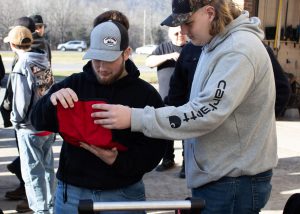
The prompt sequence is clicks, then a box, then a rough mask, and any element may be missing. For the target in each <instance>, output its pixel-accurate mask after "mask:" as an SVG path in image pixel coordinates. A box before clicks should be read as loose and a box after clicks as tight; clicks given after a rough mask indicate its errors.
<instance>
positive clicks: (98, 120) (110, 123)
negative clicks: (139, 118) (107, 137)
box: [91, 104, 131, 129]
mask: <svg viewBox="0 0 300 214" xmlns="http://www.w3.org/2000/svg"><path fill="white" fill-rule="evenodd" d="M92 108H93V109H96V110H102V111H98V112H94V113H92V115H91V116H92V118H94V123H95V124H100V125H102V126H103V127H105V128H107V129H127V128H129V127H130V126H131V108H129V107H128V106H122V105H110V104H94V105H92Z"/></svg>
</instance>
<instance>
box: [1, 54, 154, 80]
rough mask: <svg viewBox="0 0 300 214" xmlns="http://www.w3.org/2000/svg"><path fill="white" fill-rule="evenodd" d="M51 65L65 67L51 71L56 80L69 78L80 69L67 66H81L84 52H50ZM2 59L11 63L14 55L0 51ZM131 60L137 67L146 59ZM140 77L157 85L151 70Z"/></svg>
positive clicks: (138, 57)
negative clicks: (6, 59) (64, 67)
mask: <svg viewBox="0 0 300 214" xmlns="http://www.w3.org/2000/svg"><path fill="white" fill-rule="evenodd" d="M51 53H52V65H55V64H63V65H66V70H58V71H56V70H55V69H54V70H53V74H54V76H55V77H56V78H58V79H62V78H64V77H67V76H70V75H71V74H73V73H78V72H81V69H82V67H81V68H80V70H69V69H68V68H67V67H68V66H67V65H70V64H82V65H84V64H85V62H84V61H83V60H82V57H83V55H84V54H85V52H78V51H65V52H64V51H56V50H54V51H52V52H51ZM0 54H1V56H2V58H4V57H5V58H11V61H12V59H13V57H14V53H13V52H12V51H1V52H0ZM131 58H132V60H133V61H134V63H135V64H136V65H137V66H144V65H145V60H146V58H147V55H143V54H133V55H132V57H131ZM7 72H10V69H8V70H7ZM140 77H141V78H142V79H143V80H145V81H147V82H149V83H157V75H156V71H153V70H151V68H149V70H146V71H145V72H141V75H140Z"/></svg>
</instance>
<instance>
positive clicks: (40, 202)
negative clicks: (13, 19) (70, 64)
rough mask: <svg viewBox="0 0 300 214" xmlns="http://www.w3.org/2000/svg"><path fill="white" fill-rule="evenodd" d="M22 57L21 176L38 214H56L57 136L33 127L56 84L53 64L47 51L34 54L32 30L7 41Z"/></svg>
mask: <svg viewBox="0 0 300 214" xmlns="http://www.w3.org/2000/svg"><path fill="white" fill-rule="evenodd" d="M4 42H6V43H8V42H9V43H10V47H11V49H12V50H13V51H14V52H15V53H16V54H17V55H18V58H19V60H18V62H17V63H16V64H15V66H14V68H13V71H12V74H11V82H12V90H13V99H12V113H11V122H12V124H13V126H14V128H15V130H16V133H17V139H18V142H19V153H20V159H21V173H22V178H23V180H24V182H25V190H26V195H27V199H28V203H29V207H30V208H31V209H32V210H33V211H34V213H53V202H52V200H53V198H52V196H53V191H54V178H55V177H54V159H53V152H52V144H53V143H54V140H55V134H54V133H51V132H47V131H36V130H35V129H34V127H33V126H32V124H31V120H30V115H31V112H32V107H33V105H34V104H35V103H36V102H37V101H38V100H39V99H40V98H41V97H42V96H43V95H44V94H45V93H46V92H47V90H48V89H49V88H50V87H51V86H52V84H53V83H54V79H53V75H52V71H51V69H50V63H49V61H48V59H47V55H46V54H45V52H44V51H42V50H40V51H39V52H33V51H32V49H31V44H32V42H33V38H32V34H31V32H30V30H29V29H28V28H26V27H23V26H16V27H14V28H13V29H12V30H11V31H10V32H9V34H8V36H7V37H6V38H5V39H4Z"/></svg>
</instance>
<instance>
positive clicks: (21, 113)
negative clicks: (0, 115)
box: [11, 65, 32, 128]
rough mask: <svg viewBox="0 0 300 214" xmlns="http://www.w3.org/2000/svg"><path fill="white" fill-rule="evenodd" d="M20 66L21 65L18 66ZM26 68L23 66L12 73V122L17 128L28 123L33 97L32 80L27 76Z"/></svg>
mask: <svg viewBox="0 0 300 214" xmlns="http://www.w3.org/2000/svg"><path fill="white" fill-rule="evenodd" d="M18 66H19V65H18ZM26 69H27V68H26V67H24V65H21V66H19V67H15V68H14V71H16V72H12V89H13V95H14V96H13V106H12V113H11V122H12V124H13V126H14V127H15V128H18V127H19V125H20V123H26V121H25V120H26V116H27V114H28V110H29V109H28V108H29V105H30V102H31V96H32V84H31V83H30V82H31V81H32V80H31V78H30V76H28V75H26V72H24V71H26Z"/></svg>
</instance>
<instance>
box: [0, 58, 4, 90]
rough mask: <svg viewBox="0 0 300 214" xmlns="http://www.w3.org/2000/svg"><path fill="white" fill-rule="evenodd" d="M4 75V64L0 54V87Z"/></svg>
mask: <svg viewBox="0 0 300 214" xmlns="http://www.w3.org/2000/svg"><path fill="white" fill-rule="evenodd" d="M4 76H5V68H4V64H3V61H2V57H1V55H0V88H1V81H2V79H3V78H4Z"/></svg>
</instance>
